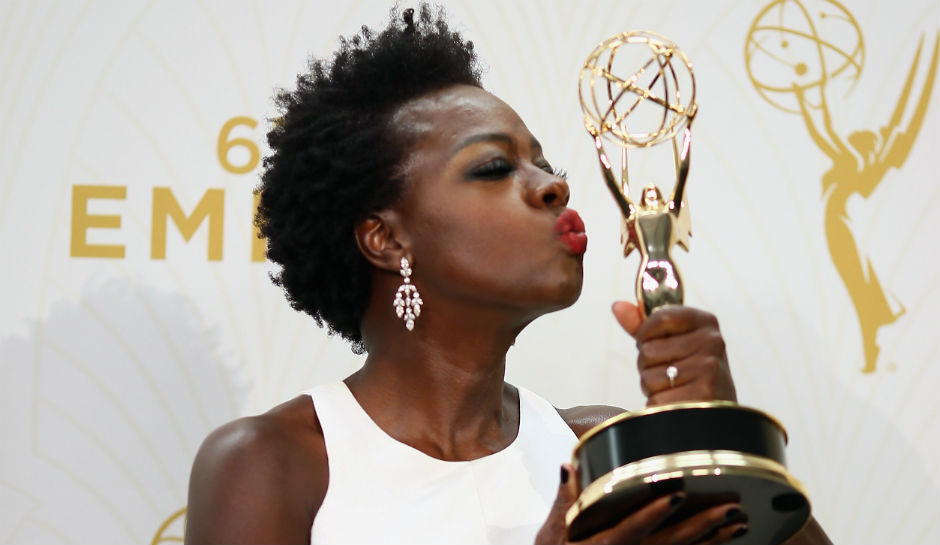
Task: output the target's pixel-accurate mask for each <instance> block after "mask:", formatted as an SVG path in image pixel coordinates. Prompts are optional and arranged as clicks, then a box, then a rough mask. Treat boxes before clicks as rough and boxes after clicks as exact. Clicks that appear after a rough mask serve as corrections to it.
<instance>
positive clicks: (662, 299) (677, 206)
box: [578, 31, 698, 316]
mask: <svg viewBox="0 0 940 545" xmlns="http://www.w3.org/2000/svg"><path fill="white" fill-rule="evenodd" d="M578 96H579V98H580V100H581V109H582V111H583V112H584V126H585V128H586V129H587V131H588V133H590V135H591V137H592V138H593V140H594V147H595V149H596V151H597V158H598V160H599V162H600V166H601V173H602V174H603V177H604V181H605V182H606V184H607V187H608V189H610V191H611V194H612V195H613V197H614V200H615V201H616V202H617V204H618V206H619V207H620V212H621V214H622V216H623V221H622V232H621V242H622V243H623V251H624V256H625V257H626V256H628V255H630V253H631V252H632V251H633V250H634V249H637V250H638V251H639V252H640V268H639V271H638V273H637V279H636V296H637V301H638V303H639V304H640V308H641V309H642V311H643V314H644V316H646V315H649V313H650V312H652V311H653V310H654V309H656V308H658V307H660V306H663V305H668V304H676V305H679V304H682V299H683V297H682V278H681V276H680V275H679V271H678V269H677V268H676V266H675V263H673V260H672V256H671V255H670V251H671V250H672V247H673V246H674V245H676V244H677V243H678V244H679V245H680V246H682V247H683V248H684V249H685V250H688V249H689V236H690V234H691V231H690V229H689V213H688V212H689V211H688V204H687V203H685V202H684V200H683V195H684V189H685V181H686V178H687V176H688V173H689V147H690V144H691V140H692V120H693V119H694V118H695V113H696V111H697V110H698V104H697V103H696V102H695V76H694V75H693V73H692V64H691V63H690V62H689V59H688V57H686V55H685V53H683V52H682V50H681V49H679V48H678V47H677V46H676V44H674V43H673V42H671V41H670V40H669V39H667V38H666V37H664V36H660V35H659V34H655V33H653V32H647V31H633V32H626V33H623V34H618V35H616V36H613V37H611V38H608V39H607V40H605V41H604V42H601V43H600V44H599V45H598V46H597V47H596V48H595V49H594V51H592V52H591V54H590V55H589V56H588V58H587V60H586V61H585V63H584V67H583V68H582V69H581V77H580V86H579V89H578ZM680 135H681V144H680V142H678V139H679V136H680ZM666 141H669V142H671V143H672V149H673V157H674V163H675V186H674V188H673V190H672V194H671V195H670V197H669V199H668V200H665V199H664V198H663V194H662V192H661V191H660V189H659V188H658V187H656V186H655V185H654V184H649V185H647V186H646V187H645V188H644V189H643V193H642V196H641V197H640V200H639V205H637V204H635V203H634V202H633V200H632V199H631V198H630V182H629V172H628V169H627V150H628V149H630V148H648V147H651V146H655V145H657V144H660V143H663V142H666ZM605 142H606V143H609V144H614V145H616V146H618V147H619V151H620V180H619V181H618V180H617V176H616V174H615V173H614V169H613V166H612V164H611V161H610V159H609V158H608V156H607V153H606V151H605V149H604V144H605Z"/></svg>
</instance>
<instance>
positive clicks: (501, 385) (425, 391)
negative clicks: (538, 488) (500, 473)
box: [346, 305, 521, 460]
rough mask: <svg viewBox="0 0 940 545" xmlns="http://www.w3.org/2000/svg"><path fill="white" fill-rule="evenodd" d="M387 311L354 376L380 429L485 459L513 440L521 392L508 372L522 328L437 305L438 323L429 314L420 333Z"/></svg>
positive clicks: (369, 322)
mask: <svg viewBox="0 0 940 545" xmlns="http://www.w3.org/2000/svg"><path fill="white" fill-rule="evenodd" d="M370 308H375V306H374V305H370ZM379 314H381V316H371V315H370V313H369V312H367V316H366V318H365V319H364V320H363V335H364V338H365V339H366V346H367V348H368V350H369V356H368V358H367V359H366V363H365V365H364V366H363V367H362V369H360V370H359V371H357V372H356V373H354V374H353V375H352V376H350V377H349V378H347V379H346V383H347V385H348V386H349V388H350V390H351V391H352V392H353V395H354V396H355V397H356V398H357V400H358V401H359V403H360V404H361V405H362V407H363V409H365V410H366V412H367V413H368V414H369V416H371V417H372V419H373V420H374V421H375V422H376V424H378V425H379V427H381V428H382V429H383V430H385V432H386V433H388V434H389V435H391V436H392V437H394V438H395V439H397V440H399V441H401V442H404V443H406V444H409V445H411V446H413V447H415V448H418V449H419V450H422V451H424V452H425V453H427V454H429V455H431V456H434V457H437V458H441V459H446V460H465V459H474V458H479V457H481V456H485V455H487V454H490V453H492V452H496V451H498V450H501V449H502V448H504V447H506V446H507V445H508V444H509V443H511V442H512V440H513V439H514V438H515V436H516V433H517V431H518V424H519V419H518V397H517V393H516V391H515V389H513V388H511V387H507V386H506V384H505V382H504V375H505V369H506V352H507V351H508V350H509V347H510V346H511V345H512V343H513V342H514V341H515V337H516V335H517V334H518V332H519V331H520V330H521V326H517V327H512V326H510V325H508V324H505V323H504V324H502V325H500V323H499V320H497V319H495V318H496V317H494V316H488V317H486V319H481V318H482V317H472V316H468V315H467V312H466V309H461V310H459V311H455V312H454V313H453V314H454V317H455V318H457V319H454V320H450V319H447V316H446V314H447V310H446V309H443V308H441V307H440V306H437V307H436V308H435V316H434V319H433V320H429V319H423V318H425V316H422V317H421V318H419V319H418V321H417V323H416V325H415V329H414V331H407V330H406V329H405V326H404V324H403V323H402V322H401V321H400V320H393V321H391V322H389V320H388V317H387V316H386V314H387V313H386V312H379ZM375 318H378V323H379V324H381V326H379V327H376V320H374V319H375ZM474 318H476V319H474ZM422 319H423V320H422ZM453 324H459V326H454V325H453Z"/></svg>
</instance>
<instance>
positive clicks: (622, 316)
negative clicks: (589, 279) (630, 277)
mask: <svg viewBox="0 0 940 545" xmlns="http://www.w3.org/2000/svg"><path fill="white" fill-rule="evenodd" d="M610 309H611V310H612V311H613V313H614V318H616V319H617V322H618V323H619V324H620V327H622V328H623V329H624V331H626V332H627V333H629V334H630V336H631V337H633V338H636V332H637V330H638V329H640V326H641V325H643V314H642V313H641V312H640V307H638V306H636V305H634V304H633V303H628V302H627V301H617V302H615V303H614V304H613V306H611V307H610Z"/></svg>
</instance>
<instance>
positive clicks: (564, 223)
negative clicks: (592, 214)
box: [554, 208, 587, 255]
mask: <svg viewBox="0 0 940 545" xmlns="http://www.w3.org/2000/svg"><path fill="white" fill-rule="evenodd" d="M554 232H555V236H556V237H557V238H558V240H560V241H561V243H562V244H564V245H565V247H567V248H568V251H570V252H571V253H572V254H575V255H583V254H584V252H585V251H587V235H586V234H585V233H584V221H582V220H581V216H579V215H578V213H577V212H575V211H574V210H572V209H571V208H566V209H565V211H564V212H562V213H561V215H560V216H558V219H557V220H555V229H554Z"/></svg>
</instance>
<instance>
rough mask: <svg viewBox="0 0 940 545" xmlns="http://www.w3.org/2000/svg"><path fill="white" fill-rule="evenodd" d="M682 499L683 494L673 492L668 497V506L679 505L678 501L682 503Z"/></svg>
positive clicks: (683, 497)
mask: <svg viewBox="0 0 940 545" xmlns="http://www.w3.org/2000/svg"><path fill="white" fill-rule="evenodd" d="M684 499H685V496H684V495H682V494H673V495H672V497H671V498H669V506H670V507H675V506H677V505H679V504H680V503H682V500H684Z"/></svg>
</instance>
